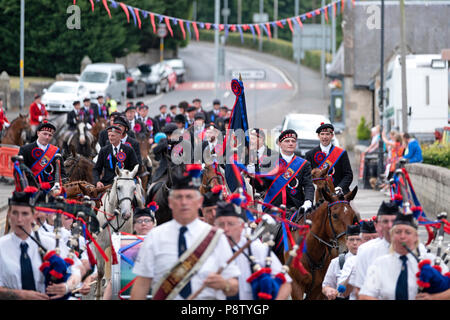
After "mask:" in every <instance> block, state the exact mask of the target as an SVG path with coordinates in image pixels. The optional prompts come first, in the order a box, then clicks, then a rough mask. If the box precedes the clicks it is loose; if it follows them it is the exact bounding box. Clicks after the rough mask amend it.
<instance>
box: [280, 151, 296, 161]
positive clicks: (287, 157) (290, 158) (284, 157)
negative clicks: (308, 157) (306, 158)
mask: <svg viewBox="0 0 450 320" xmlns="http://www.w3.org/2000/svg"><path fill="white" fill-rule="evenodd" d="M280 154H281V156H282V157H283V159H284V160H285V161H286V162H287V163H288V164H289V162H291V160H292V158H293V157H294V156H295V154H294V153H293V154H292V155H290V156H287V155H285V154H284V153H283V152H280Z"/></svg>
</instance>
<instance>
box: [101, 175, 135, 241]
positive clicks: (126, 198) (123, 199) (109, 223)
mask: <svg viewBox="0 0 450 320" xmlns="http://www.w3.org/2000/svg"><path fill="white" fill-rule="evenodd" d="M116 180H117V181H118V180H134V178H117V179H116ZM109 190H110V191H111V189H109ZM115 190H116V195H117V201H118V202H119V203H118V206H119V207H120V204H121V203H122V202H123V201H125V200H130V202H131V203H133V199H131V198H130V197H123V198H122V199H119V194H118V192H117V183H116V188H115ZM110 191H109V192H108V198H109V195H110ZM104 215H105V216H106V212H105V213H104ZM114 218H116V222H117V228H114V226H113V225H112V224H111V221H112V220H114ZM129 219H130V217H128V218H127V219H123V222H122V224H120V225H119V215H118V214H117V212H116V210H114V216H113V217H112V218H111V219H109V218H108V217H106V223H105V224H104V225H103V227H102V228H105V227H106V226H107V225H109V226H110V227H111V228H112V229H113V230H114V232H116V233H118V232H119V230H120V229H121V228H122V227H123V226H124V225H125V223H127V221H128V220H129Z"/></svg>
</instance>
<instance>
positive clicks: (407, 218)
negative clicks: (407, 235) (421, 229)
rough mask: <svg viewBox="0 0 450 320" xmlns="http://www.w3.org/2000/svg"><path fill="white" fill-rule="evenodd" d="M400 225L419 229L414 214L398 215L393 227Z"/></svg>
mask: <svg viewBox="0 0 450 320" xmlns="http://www.w3.org/2000/svg"><path fill="white" fill-rule="evenodd" d="M398 224H404V225H407V226H411V227H413V228H415V229H417V223H416V221H415V219H414V216H413V215H412V214H403V213H398V214H397V216H396V217H395V220H394V222H393V223H392V226H395V225H398Z"/></svg>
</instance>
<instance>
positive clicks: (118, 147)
mask: <svg viewBox="0 0 450 320" xmlns="http://www.w3.org/2000/svg"><path fill="white" fill-rule="evenodd" d="M121 141H122V140H121ZM121 144H122V142H119V144H118V145H117V146H113V145H111V147H112V150H113V155H114V156H116V155H117V152H120V145H121ZM114 148H117V152H114Z"/></svg>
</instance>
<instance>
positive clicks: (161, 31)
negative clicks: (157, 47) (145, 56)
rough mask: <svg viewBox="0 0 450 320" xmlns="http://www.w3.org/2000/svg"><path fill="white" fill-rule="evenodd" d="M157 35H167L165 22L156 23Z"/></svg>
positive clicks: (161, 36)
mask: <svg viewBox="0 0 450 320" xmlns="http://www.w3.org/2000/svg"><path fill="white" fill-rule="evenodd" d="M157 34H158V37H160V38H164V37H165V36H167V26H166V25H165V24H162V23H161V24H160V25H158V31H157Z"/></svg>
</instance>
